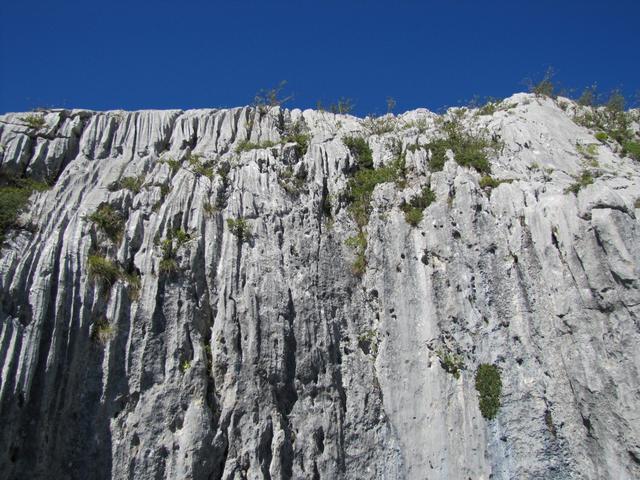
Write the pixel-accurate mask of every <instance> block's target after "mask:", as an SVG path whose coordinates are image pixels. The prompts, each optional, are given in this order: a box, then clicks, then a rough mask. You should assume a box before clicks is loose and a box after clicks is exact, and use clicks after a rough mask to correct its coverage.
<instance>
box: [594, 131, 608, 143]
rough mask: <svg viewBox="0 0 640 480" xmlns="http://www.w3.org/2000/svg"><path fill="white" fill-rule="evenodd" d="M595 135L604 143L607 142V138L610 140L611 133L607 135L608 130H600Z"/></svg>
mask: <svg viewBox="0 0 640 480" xmlns="http://www.w3.org/2000/svg"><path fill="white" fill-rule="evenodd" d="M595 137H596V139H597V140H599V141H600V142H602V143H607V140H609V135H607V133H606V132H598V133H596V135H595Z"/></svg>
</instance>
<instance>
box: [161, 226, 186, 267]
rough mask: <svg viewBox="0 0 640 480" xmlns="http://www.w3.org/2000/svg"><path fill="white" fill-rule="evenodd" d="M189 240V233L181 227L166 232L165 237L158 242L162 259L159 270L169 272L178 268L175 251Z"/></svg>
mask: <svg viewBox="0 0 640 480" xmlns="http://www.w3.org/2000/svg"><path fill="white" fill-rule="evenodd" d="M189 240H191V235H189V234H188V233H187V232H185V231H184V230H183V229H181V228H176V229H174V230H169V231H168V232H167V236H166V238H165V239H164V240H162V242H161V243H160V250H161V251H162V259H161V260H160V265H159V269H160V272H162V273H168V274H171V273H174V272H176V271H177V270H178V262H177V261H176V252H177V251H178V250H179V249H180V247H182V246H183V245H184V244H185V243H187V242H188V241H189Z"/></svg>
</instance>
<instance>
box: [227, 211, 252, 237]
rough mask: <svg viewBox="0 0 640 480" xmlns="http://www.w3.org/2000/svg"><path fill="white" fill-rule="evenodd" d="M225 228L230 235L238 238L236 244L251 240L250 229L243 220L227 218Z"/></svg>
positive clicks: (240, 218)
mask: <svg viewBox="0 0 640 480" xmlns="http://www.w3.org/2000/svg"><path fill="white" fill-rule="evenodd" d="M227 226H228V227H229V231H230V232H231V234H232V235H234V236H235V237H237V238H238V242H240V243H242V242H243V241H247V240H249V239H250V238H251V227H250V226H249V223H248V222H247V221H246V220H245V219H244V218H242V217H239V218H228V219H227Z"/></svg>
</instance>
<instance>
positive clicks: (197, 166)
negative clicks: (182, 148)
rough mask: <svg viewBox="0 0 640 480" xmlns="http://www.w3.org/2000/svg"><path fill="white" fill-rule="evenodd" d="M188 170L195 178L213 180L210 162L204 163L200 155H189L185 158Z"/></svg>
mask: <svg viewBox="0 0 640 480" xmlns="http://www.w3.org/2000/svg"><path fill="white" fill-rule="evenodd" d="M186 161H187V164H188V165H189V168H188V170H189V171H190V172H191V173H193V174H194V175H196V176H202V177H207V178H208V179H209V180H211V179H212V178H213V173H214V172H213V166H211V164H210V162H208V161H206V160H205V159H204V158H203V157H202V155H199V154H197V153H190V154H189V155H187V157H186Z"/></svg>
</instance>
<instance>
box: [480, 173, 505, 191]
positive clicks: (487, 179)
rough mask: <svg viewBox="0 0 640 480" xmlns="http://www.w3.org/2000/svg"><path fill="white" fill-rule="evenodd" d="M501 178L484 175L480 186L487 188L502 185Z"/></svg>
mask: <svg viewBox="0 0 640 480" xmlns="http://www.w3.org/2000/svg"><path fill="white" fill-rule="evenodd" d="M500 183H501V182H500V180H498V179H496V178H493V177H492V176H491V175H483V176H482V177H481V178H480V182H479V184H480V188H482V189H483V190H484V189H485V188H489V189H491V188H496V187H497V186H498V185H500Z"/></svg>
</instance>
